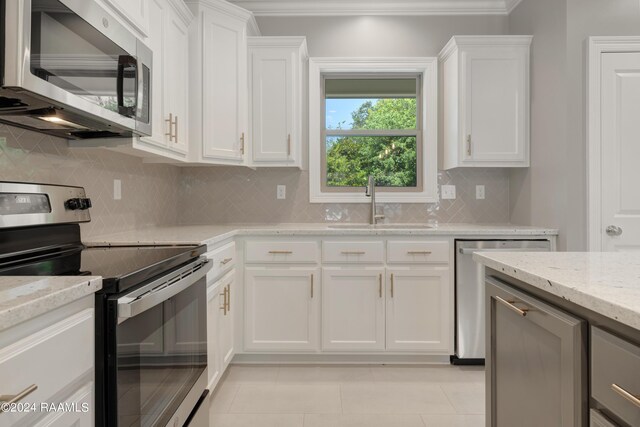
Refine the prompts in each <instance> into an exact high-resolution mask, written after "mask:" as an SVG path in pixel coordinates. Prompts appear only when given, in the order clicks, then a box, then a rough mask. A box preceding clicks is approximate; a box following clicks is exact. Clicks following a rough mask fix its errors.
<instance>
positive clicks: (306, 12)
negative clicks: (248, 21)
mask: <svg viewBox="0 0 640 427" xmlns="http://www.w3.org/2000/svg"><path fill="white" fill-rule="evenodd" d="M521 1H522V0H465V1H449V0H427V1H393V0H382V1H379V2H363V1H358V0H355V1H354V0H352V1H348V0H346V1H337V0H330V1H301V0H232V2H233V3H234V4H235V5H237V6H240V7H242V8H244V9H247V10H250V11H252V12H253V13H254V15H256V16H354V15H359V16H362V15H387V16H391V15H393V16H407V15H410V16H412V15H508V14H509V13H510V12H511V11H512V10H513V9H514V8H515V7H516V6H517V5H518V4H519V3H520V2H521Z"/></svg>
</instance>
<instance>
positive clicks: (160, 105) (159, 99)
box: [141, 0, 169, 148]
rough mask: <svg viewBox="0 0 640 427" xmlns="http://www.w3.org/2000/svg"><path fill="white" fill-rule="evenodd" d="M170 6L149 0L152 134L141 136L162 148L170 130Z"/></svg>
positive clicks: (144, 140) (161, 1) (165, 143)
mask: <svg viewBox="0 0 640 427" xmlns="http://www.w3.org/2000/svg"><path fill="white" fill-rule="evenodd" d="M168 9H169V6H168V5H167V3H166V0H149V16H150V18H151V25H150V26H149V40H148V41H149V47H150V48H151V50H152V51H153V72H152V73H151V88H152V97H151V136H146V137H144V138H141V139H142V141H143V142H145V143H148V144H152V145H155V146H158V147H161V148H165V147H166V145H167V141H166V137H165V133H167V132H168V131H169V130H168V129H169V128H168V125H167V123H166V121H165V116H164V90H165V80H164V64H165V59H164V50H165V48H164V33H165V22H166V15H167V13H168V12H167V10H168Z"/></svg>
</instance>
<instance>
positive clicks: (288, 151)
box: [287, 134, 291, 157]
mask: <svg viewBox="0 0 640 427" xmlns="http://www.w3.org/2000/svg"><path fill="white" fill-rule="evenodd" d="M289 156H291V134H288V135H287V157H289Z"/></svg>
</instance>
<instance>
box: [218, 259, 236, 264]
mask: <svg viewBox="0 0 640 427" xmlns="http://www.w3.org/2000/svg"><path fill="white" fill-rule="evenodd" d="M232 260H233V258H225V259H223V260H222V261H220V264H222V265H226V264H229V263H230V262H231V261H232Z"/></svg>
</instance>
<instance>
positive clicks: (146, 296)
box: [117, 259, 213, 324]
mask: <svg viewBox="0 0 640 427" xmlns="http://www.w3.org/2000/svg"><path fill="white" fill-rule="evenodd" d="M197 266H200V268H198V269H197V270H196V271H193V272H191V273H190V274H189V270H190V269H193V268H194V267H197ZM212 267H213V265H212V263H211V260H210V259H205V260H200V261H199V263H197V264H191V265H189V266H187V267H183V268H182V269H180V270H178V271H176V272H175V273H174V275H172V276H169V277H165V278H161V279H158V280H156V281H154V282H152V283H150V284H149V285H147V286H144V287H143V288H142V289H141V290H142V291H143V292H142V293H141V294H139V295H138V296H135V295H127V296H123V297H120V298H118V299H117V303H118V324H120V323H122V322H124V321H125V320H127V319H129V318H131V317H134V316H137V315H139V314H140V313H144V312H145V311H147V310H149V309H150V308H153V307H155V306H157V305H158V304H162V303H163V302H165V301H166V300H168V299H169V298H171V297H173V296H175V295H177V294H179V293H180V292H182V291H184V290H185V289H187V288H188V287H189V286H191V285H193V284H194V283H196V282H197V281H198V280H200V279H202V278H203V277H205V276H206V275H207V273H208V272H209V270H211V268H212ZM180 276H182V278H180V279H179V280H176V279H177V278H178V277H180ZM172 280H175V281H172ZM163 282H166V284H165V283H163ZM147 287H148V289H149V290H148V291H145V289H147ZM139 291H140V290H139ZM136 294H138V292H136Z"/></svg>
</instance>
